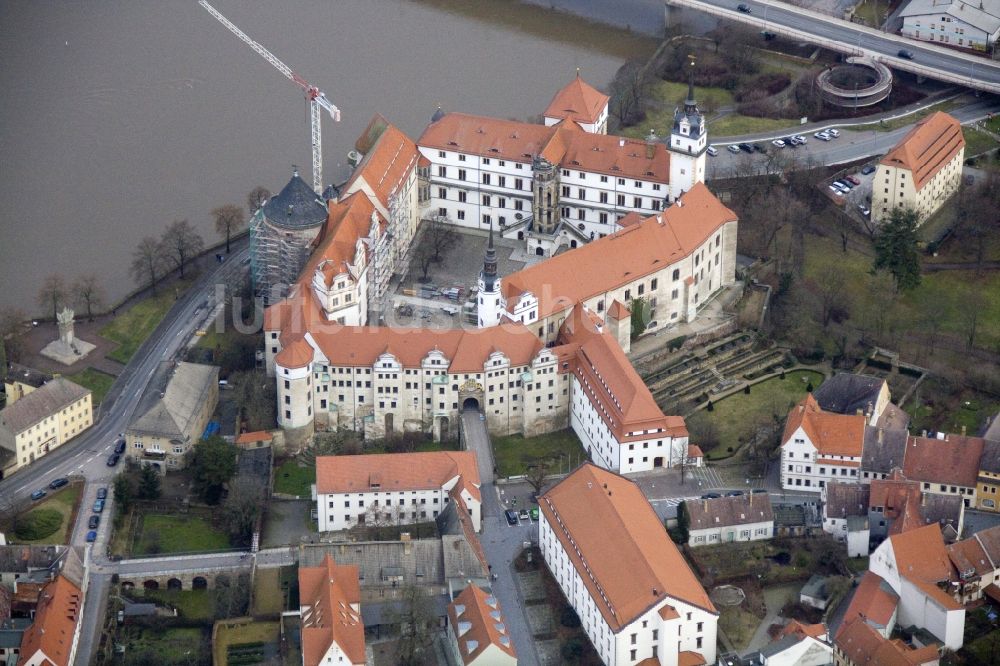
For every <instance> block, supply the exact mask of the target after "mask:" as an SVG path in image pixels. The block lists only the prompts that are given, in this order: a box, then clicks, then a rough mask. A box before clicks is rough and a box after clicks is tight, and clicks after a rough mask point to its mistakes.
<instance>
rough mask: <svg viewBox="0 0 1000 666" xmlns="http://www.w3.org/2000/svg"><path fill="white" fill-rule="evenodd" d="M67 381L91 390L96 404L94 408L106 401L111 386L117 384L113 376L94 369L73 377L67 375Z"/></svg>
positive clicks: (88, 369) (83, 371) (92, 398)
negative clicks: (105, 397)
mask: <svg viewBox="0 0 1000 666" xmlns="http://www.w3.org/2000/svg"><path fill="white" fill-rule="evenodd" d="M66 379H68V380H70V381H72V382H76V383H77V384H79V385H80V386H82V387H83V388H88V389H90V390H91V391H92V393H93V395H92V396H91V401H92V402H93V403H94V407H97V405H99V404H101V402H103V401H104V396H106V395H107V394H108V391H110V390H111V385H112V384H114V383H115V378H114V377H113V376H111V375H109V374H108V373H106V372H101V371H100V370H94V369H93V368H87V369H86V370H82V371H81V372H78V373H76V374H73V375H66Z"/></svg>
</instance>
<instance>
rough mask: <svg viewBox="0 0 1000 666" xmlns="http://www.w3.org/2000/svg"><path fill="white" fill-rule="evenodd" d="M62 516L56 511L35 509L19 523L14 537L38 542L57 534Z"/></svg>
mask: <svg viewBox="0 0 1000 666" xmlns="http://www.w3.org/2000/svg"><path fill="white" fill-rule="evenodd" d="M60 526H62V514H61V513H59V512H58V511H56V510H55V509H35V510H34V511H32V512H31V513H29V514H28V515H26V516H24V517H23V518H21V519H19V520H18V521H17V527H15V528H14V535H15V536H16V537H17V538H18V539H20V540H21V541H38V540H39V539H44V538H45V537H47V536H51V535H53V534H55V533H56V531H57V530H58V529H59V527H60Z"/></svg>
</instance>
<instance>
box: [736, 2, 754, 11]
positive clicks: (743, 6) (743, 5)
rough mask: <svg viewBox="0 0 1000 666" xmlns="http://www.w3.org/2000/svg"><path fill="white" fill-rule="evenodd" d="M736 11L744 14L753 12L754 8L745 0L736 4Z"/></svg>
mask: <svg viewBox="0 0 1000 666" xmlns="http://www.w3.org/2000/svg"><path fill="white" fill-rule="evenodd" d="M736 11H738V12H740V13H742V14H753V10H752V9H750V5H748V4H746V3H744V2H741V3H740V4H738V5H736Z"/></svg>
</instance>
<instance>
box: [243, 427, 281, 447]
mask: <svg viewBox="0 0 1000 666" xmlns="http://www.w3.org/2000/svg"><path fill="white" fill-rule="evenodd" d="M272 439H274V436H273V435H272V434H271V433H269V432H268V431H266V430H255V431H253V432H244V433H240V435H239V437H237V438H236V443H237V444H249V443H252V442H270V441H271V440H272Z"/></svg>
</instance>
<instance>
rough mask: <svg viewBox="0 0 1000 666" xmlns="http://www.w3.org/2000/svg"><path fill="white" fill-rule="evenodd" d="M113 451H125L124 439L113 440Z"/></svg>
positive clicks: (119, 452)
mask: <svg viewBox="0 0 1000 666" xmlns="http://www.w3.org/2000/svg"><path fill="white" fill-rule="evenodd" d="M219 386H222V383H221V382H220V383H219ZM115 453H117V454H118V455H121V454H123V453H125V440H124V439H119V440H118V441H117V442H115Z"/></svg>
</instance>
